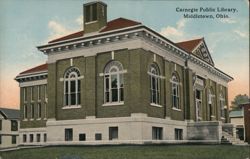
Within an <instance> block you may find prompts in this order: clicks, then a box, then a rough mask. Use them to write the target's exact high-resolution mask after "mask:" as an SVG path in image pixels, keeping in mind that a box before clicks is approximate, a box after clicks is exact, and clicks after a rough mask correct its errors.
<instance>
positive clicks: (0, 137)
mask: <svg viewBox="0 0 250 159" xmlns="http://www.w3.org/2000/svg"><path fill="white" fill-rule="evenodd" d="M1 144H2V135H0V145H1Z"/></svg>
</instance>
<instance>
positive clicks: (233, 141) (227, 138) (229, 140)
mask: <svg viewBox="0 0 250 159" xmlns="http://www.w3.org/2000/svg"><path fill="white" fill-rule="evenodd" d="M221 144H224V145H242V146H243V145H248V144H247V143H246V142H244V141H243V140H240V139H238V138H236V137H234V136H232V135H231V134H229V133H228V132H225V131H222V137H221Z"/></svg>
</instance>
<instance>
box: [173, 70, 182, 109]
mask: <svg viewBox="0 0 250 159" xmlns="http://www.w3.org/2000/svg"><path fill="white" fill-rule="evenodd" d="M171 83H172V107H173V108H176V109H180V108H181V107H180V88H179V85H180V80H179V78H178V76H177V75H176V74H173V76H172V78H171Z"/></svg>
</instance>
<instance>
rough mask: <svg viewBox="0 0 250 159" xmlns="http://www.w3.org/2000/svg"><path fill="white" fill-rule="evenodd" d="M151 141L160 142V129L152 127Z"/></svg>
mask: <svg viewBox="0 0 250 159" xmlns="http://www.w3.org/2000/svg"><path fill="white" fill-rule="evenodd" d="M152 139H153V140H162V127H152Z"/></svg>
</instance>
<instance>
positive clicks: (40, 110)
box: [37, 103, 42, 119]
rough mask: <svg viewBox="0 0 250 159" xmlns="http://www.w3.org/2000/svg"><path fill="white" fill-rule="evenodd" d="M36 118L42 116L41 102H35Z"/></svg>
mask: <svg viewBox="0 0 250 159" xmlns="http://www.w3.org/2000/svg"><path fill="white" fill-rule="evenodd" d="M37 118H38V119H41V118H42V104H41V103H37Z"/></svg>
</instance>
